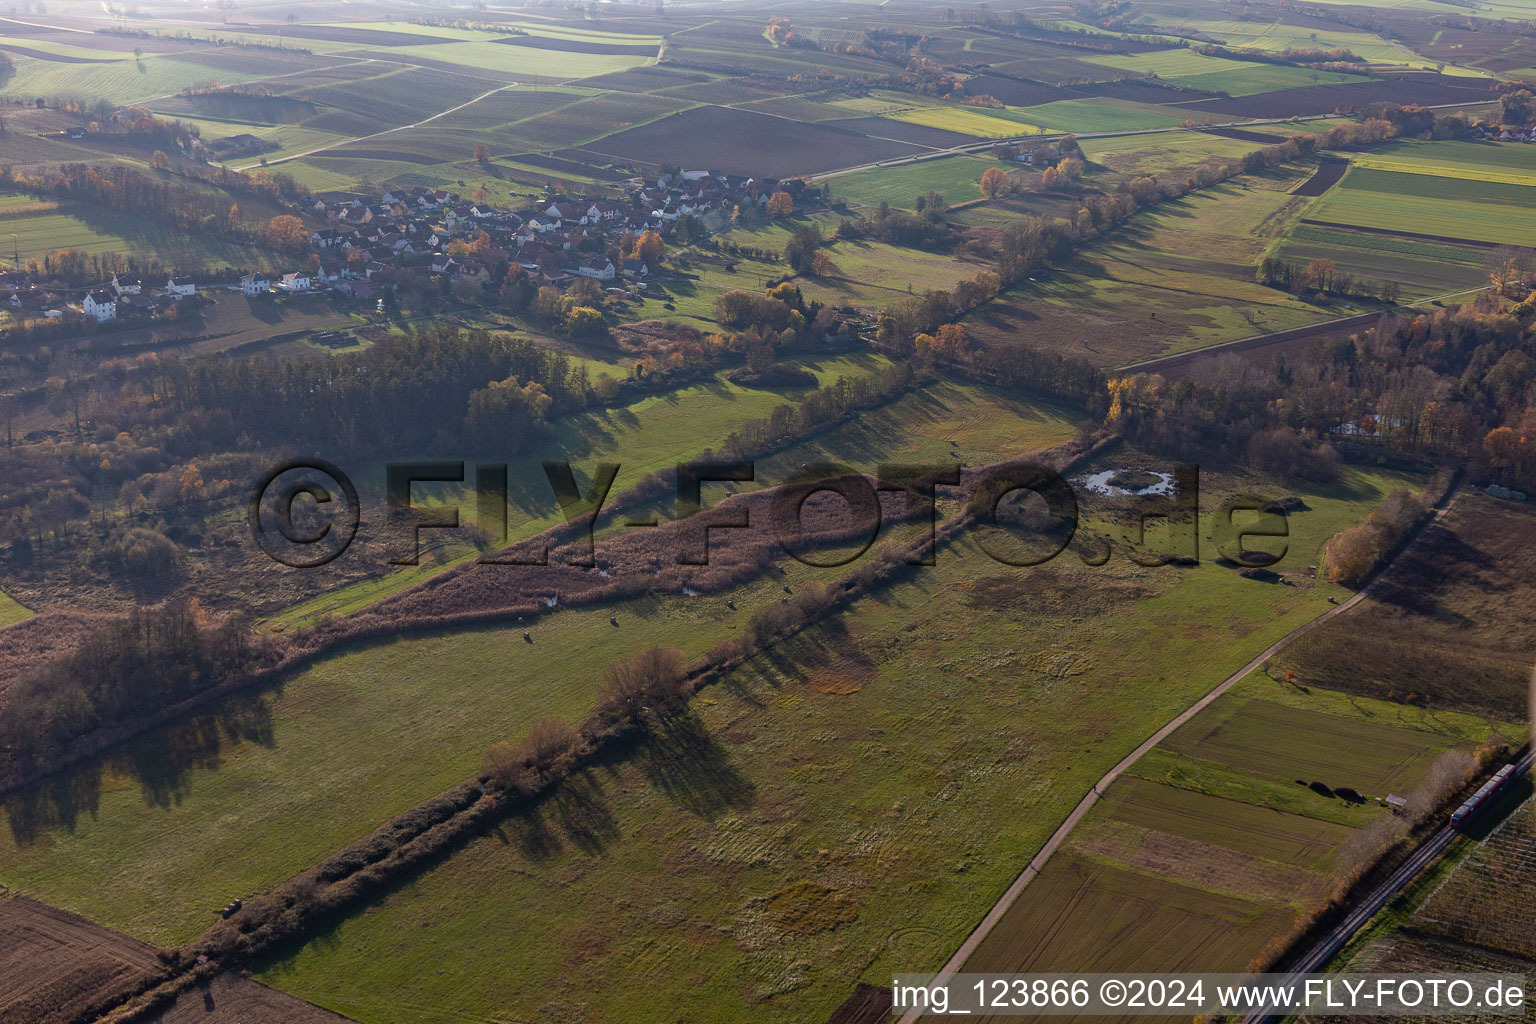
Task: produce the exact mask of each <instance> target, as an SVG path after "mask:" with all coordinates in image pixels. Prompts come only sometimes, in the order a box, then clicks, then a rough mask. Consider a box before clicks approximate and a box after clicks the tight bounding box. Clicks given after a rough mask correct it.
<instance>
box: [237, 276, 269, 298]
mask: <svg viewBox="0 0 1536 1024" xmlns="http://www.w3.org/2000/svg"><path fill="white" fill-rule="evenodd" d="M240 290H241V291H242V292H244V293H245V294H247V295H265V294H267V292H269V291H271V290H272V282H271V281H268V280H267V275H265V274H246V275H245V276H244V277H242V278H241V279H240Z"/></svg>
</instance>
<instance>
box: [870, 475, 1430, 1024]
mask: <svg viewBox="0 0 1536 1024" xmlns="http://www.w3.org/2000/svg"><path fill="white" fill-rule="evenodd" d="M1460 494H1461V488H1460V487H1457V489H1456V490H1455V491H1453V492H1452V493H1451V494H1450V495H1449V496H1448V497H1447V498H1446V500H1445V501H1443V502H1442V504H1441V506H1440V508H1438V509H1437V510H1436V511H1435V514H1434V515H1433V516H1431V517H1429V518H1428V519H1427V520H1425V522H1424V523H1423V524H1422V525H1420V527H1419V529H1418V530H1417V531H1416V532H1415V533H1414V536H1413V540H1411V541H1409V543H1407V544H1404V545H1402V547H1400V548H1399V549H1398V550H1397V553H1396V554H1395V555H1394V556H1393V557H1392V559H1391V560H1390V561H1388V562H1387V563H1386V564H1385V565H1383V566H1382V567H1381V569H1380V570H1379V571H1378V572H1377V574H1376V575H1375V576H1374V577H1372V579H1371V581H1370V583H1368V584H1367V585H1366V586H1364V587H1362V588H1361V589H1360V590H1359V591H1358V592H1357V593H1356V594H1355V595H1354V596H1353V597H1351V598H1349V599H1348V600H1346V601H1343V602H1341V603H1339V604H1338V605H1336V606H1334V607H1333V608H1330V609H1329V610H1328V611H1326V612H1324V613H1323V614H1322V615H1319V616H1318V617H1317V618H1315V619H1311V620H1310V621H1308V622H1305V623H1303V624H1302V625H1301V626H1298V627H1297V628H1296V629H1294V630H1292V631H1291V632H1289V633H1287V634H1286V635H1285V636H1283V637H1281V638H1280V639H1279V640H1276V641H1275V642H1274V643H1273V644H1271V645H1270V646H1269V647H1267V648H1266V649H1265V650H1264V651H1262V652H1261V653H1260V654H1259V655H1258V656H1257V657H1255V658H1254V659H1253V660H1252V661H1250V662H1248V664H1246V665H1244V666H1243V667H1242V668H1240V669H1238V670H1237V671H1236V672H1234V673H1233V674H1232V675H1230V676H1228V677H1227V678H1226V679H1225V680H1223V681H1222V682H1221V684H1220V685H1219V686H1217V687H1216V688H1215V689H1213V690H1211V691H1210V692H1209V693H1207V694H1206V695H1205V696H1204V697H1202V698H1200V700H1198V701H1196V702H1195V703H1194V704H1192V705H1190V706H1189V708H1187V709H1186V710H1185V711H1183V712H1182V713H1180V714H1179V715H1178V716H1177V717H1176V718H1174V719H1173V720H1172V721H1170V722H1168V723H1167V724H1166V725H1164V726H1163V727H1162V728H1161V729H1158V730H1157V731H1156V732H1154V733H1153V734H1152V735H1151V736H1149V737H1147V739H1146V740H1145V741H1144V742H1143V743H1142V744H1141V746H1139V747H1137V748H1136V749H1135V750H1133V751H1131V752H1130V753H1129V754H1127V755H1126V756H1125V758H1124V759H1123V760H1122V761H1121V762H1120V763H1119V764H1117V765H1115V766H1114V767H1113V768H1111V769H1110V770H1109V771H1108V772H1106V773H1105V774H1104V777H1103V778H1101V779H1099V781H1098V782H1096V783H1094V784H1093V788H1092V789H1090V790H1089V791H1088V793H1087V794H1086V795H1085V796H1084V797H1083V799H1082V801H1081V802H1079V803H1078V805H1077V806H1076V807H1075V808H1073V810H1072V813H1071V814H1070V815H1068V816H1067V819H1066V820H1065V821H1063V822H1062V823H1061V825H1060V827H1058V828H1057V829H1056V831H1055V832H1053V833H1052V834H1051V838H1050V839H1048V840H1047V841H1046V843H1045V845H1044V846H1042V847H1041V848H1040V852H1039V853H1037V854H1035V856H1034V858H1033V859H1031V860H1030V862H1029V864H1028V865H1027V866H1025V868H1024V870H1023V872H1021V873H1020V875H1019V877H1018V878H1017V879H1015V880H1014V882H1013V884H1012V885H1010V886H1009V887H1008V889H1007V891H1005V892H1004V893H1003V895H1002V897H1001V898H1000V899H999V900H998V901H997V903H996V904H994V905H993V907H992V909H991V910H989V911H987V915H986V916H985V917H983V918H982V919H981V923H980V924H978V925H977V926H976V929H975V931H973V932H972V933H971V935H970V936H969V937H968V938H967V939H966V940H965V942H963V943H961V945H960V948H959V949H957V950H956V951H955V954H954V956H952V957H950V958H949V961H948V962H947V963H945V964H944V967H943V968H942V969H941V970H940V971H939V973H938V974H937V975H936V976H935V978H936V980H942V979H945V978H948V977H951V976H953V975H954V974H956V973H957V972H958V971H960V969H961V968H962V967H964V965H965V961H966V960H967V959H969V957H970V955H971V954H972V953H974V952H975V951H976V948H977V947H978V946H980V945H981V942H982V940H983V939H985V938H986V937H987V935H988V933H990V932H991V931H992V929H993V928H994V927H996V925H997V923H998V922H999V921H1001V920H1002V918H1003V915H1004V914H1006V913H1007V912H1008V909H1009V908H1010V907H1012V906H1013V905H1014V903H1016V902H1017V901H1018V898H1019V896H1021V895H1022V894H1023V892H1024V889H1025V888H1026V887H1027V886H1028V885H1029V883H1030V882H1031V881H1033V880H1034V878H1035V876H1037V875H1038V874H1039V873H1040V871H1041V870H1042V869H1043V868H1044V867H1045V864H1046V861H1048V860H1050V859H1051V855H1052V854H1054V853H1055V852H1056V851H1057V849H1059V848H1060V847H1061V845H1062V844H1063V843H1064V842H1066V840H1067V837H1068V836H1070V835H1071V834H1072V832H1073V830H1074V829H1076V828H1077V826H1078V823H1079V822H1081V821H1082V820H1083V818H1085V817H1086V816H1087V815H1088V812H1089V811H1090V810H1091V809H1092V808H1093V805H1094V804H1096V803H1098V802H1099V798H1100V797H1101V796H1103V794H1104V792H1105V791H1106V789H1107V788H1108V787H1109V785H1110V784H1111V783H1112V782H1114V781H1115V780H1116V779H1117V778H1119V777H1120V776H1121V775H1122V774H1124V773H1125V772H1126V771H1127V770H1128V769H1129V768H1130V767H1131V766H1132V765H1133V764H1135V763H1136V762H1137V761H1139V760H1141V758H1142V757H1143V756H1145V755H1146V754H1147V753H1148V752H1149V751H1151V750H1152V749H1153V748H1154V747H1156V746H1157V745H1158V744H1159V743H1161V742H1162V741H1163V740H1165V739H1167V738H1168V737H1169V736H1171V735H1173V733H1174V732H1176V731H1177V730H1178V729H1179V727H1180V726H1182V725H1184V724H1185V723H1186V722H1188V721H1189V720H1190V719H1192V718H1194V717H1195V715H1197V714H1199V713H1200V712H1201V711H1203V710H1204V709H1205V708H1207V707H1209V706H1210V705H1211V704H1212V703H1214V702H1215V701H1216V699H1217V698H1218V697H1220V696H1221V695H1222V694H1224V693H1226V692H1227V691H1228V690H1230V689H1231V688H1232V687H1233V686H1235V685H1237V683H1238V682H1239V681H1241V680H1242V679H1244V678H1246V677H1247V676H1248V675H1249V674H1250V673H1252V672H1254V671H1256V670H1258V669H1259V668H1261V667H1262V666H1263V664H1264V662H1266V661H1267V660H1269V659H1270V658H1271V657H1273V656H1274V655H1275V654H1276V653H1277V652H1278V651H1280V650H1281V649H1282V648H1284V647H1285V646H1287V645H1288V644H1290V643H1291V642H1292V641H1293V640H1295V639H1296V638H1297V637H1300V636H1301V635H1302V634H1304V633H1306V632H1307V631H1309V630H1311V629H1313V628H1314V627H1316V626H1317V625H1319V624H1320V623H1322V622H1325V621H1327V620H1329V619H1331V618H1334V617H1335V616H1338V615H1342V614H1344V612H1345V611H1347V610H1348V609H1350V608H1353V607H1354V606H1355V605H1357V604H1359V603H1361V602H1362V601H1364V600H1365V599H1366V598H1367V597H1368V596H1370V595H1371V594H1372V593H1373V592H1374V591H1375V590H1376V588H1377V585H1378V583H1379V582H1380V581H1381V580H1382V579H1383V578H1384V577H1385V576H1386V574H1387V572H1388V571H1389V570H1390V569H1391V568H1392V566H1393V565H1395V564H1397V562H1398V560H1399V559H1400V558H1402V556H1403V553H1404V552H1406V551H1407V550H1408V549H1409V548H1410V547H1412V546H1413V544H1414V542H1416V541H1417V540H1418V538H1419V537H1421V536H1423V534H1424V531H1425V530H1427V529H1428V528H1429V527H1430V526H1432V525H1434V524H1436V523H1439V522H1440V521H1441V520H1442V519H1443V518H1444V517H1445V516H1446V514H1447V513H1449V512H1450V510H1451V507H1452V506H1453V505H1455V503H1456V498H1457V497H1458V496H1460ZM921 1015H922V1014H921V1013H919V1012H917V1011H913V1012H911V1013H908V1014H906V1015H905V1016H903V1017H902V1018H901V1021H900V1024H916V1022H917V1019H918V1018H919V1017H920V1016H921Z"/></svg>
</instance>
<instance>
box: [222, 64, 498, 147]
mask: <svg viewBox="0 0 1536 1024" xmlns="http://www.w3.org/2000/svg"><path fill="white" fill-rule="evenodd" d="M384 63H388V62H384ZM517 84H518V83H516V82H508V83H507V84H506V85H498V86H497V87H496V88H494V89H488V90H486V91H485V92H483V93H481V94H480V95H479V96H476V97H475V98H474V99H472V100H465V101H464V102H463V103H460V104H459V105H458V106H456V107H449V108H448V109H447V110H440V111H438V112H437V113H435V114H433V115H432V116H431V117H424V118H422V119H421V120H420V121H416V122H413V123H411V124H402V125H397V126H396V127H394V128H386V129H384V130H383V131H381V132H374V133H373V134H372V135H359V136H357V137H355V138H351V139H344V140H342V141H340V142H332V143H330V144H329V145H325V146H319V147H316V148H315V149H307V150H305V151H304V152H302V153H290V154H289V155H287V156H285V157H283V158H282V159H280V160H270V161H268V162H267V166H269V167H275V166H277V165H278V164H285V163H287V162H288V161H290V160H300V159H302V158H304V157H306V156H313V155H314V154H316V153H324V152H326V151H327V150H332V149H340V148H341V147H343V146H350V145H352V143H354V142H366V141H368V140H369V139H376V138H378V137H379V136H381V135H392V134H394V133H395V132H403V131H405V130H406V129H407V128H420V127H421V126H422V125H424V124H427V123H428V122H430V121H436V120H437V119H438V118H440V117H447V116H448V115H449V114H452V113H454V112H455V111H459V110H463V109H464V108H465V107H469V106H473V105H474V104H476V103H479V102H480V101H481V100H483V99H485V98H486V97H487V96H494V95H496V94H497V93H498V92H505V91H506V90H507V89H511V88H512V87H514V86H516V85H517ZM255 166H257V165H256V164H246V165H245V166H244V167H236V168H235V170H237V171H240V172H242V173H243V172H245V171H249V170H250V169H251V168H252V167H255Z"/></svg>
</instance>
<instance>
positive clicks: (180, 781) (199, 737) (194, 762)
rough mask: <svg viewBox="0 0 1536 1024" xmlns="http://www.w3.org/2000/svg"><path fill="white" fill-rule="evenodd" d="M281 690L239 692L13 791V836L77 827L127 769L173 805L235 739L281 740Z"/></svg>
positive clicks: (150, 794) (21, 840)
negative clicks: (276, 716)
mask: <svg viewBox="0 0 1536 1024" xmlns="http://www.w3.org/2000/svg"><path fill="white" fill-rule="evenodd" d="M280 692H281V691H280V690H277V691H274V690H267V691H264V692H261V693H251V694H237V695H235V696H232V697H230V698H228V699H226V700H224V701H222V702H221V703H220V704H219V706H218V708H217V709H216V710H215V711H213V712H212V713H210V714H203V715H196V716H194V717H192V718H189V719H186V720H184V721H180V722H176V723H174V724H172V725H169V726H165V727H163V728H161V729H157V730H154V731H152V732H149V733H146V734H145V735H143V736H140V737H138V738H137V739H135V740H133V741H131V742H129V743H128V744H126V745H125V746H123V747H121V748H119V749H116V750H114V751H113V752H112V753H111V754H109V755H106V756H103V757H97V758H92V759H90V760H88V761H85V762H82V763H81V764H78V765H74V766H72V767H70V768H66V769H64V770H62V771H58V772H55V773H53V774H52V775H49V776H48V777H47V778H45V779H43V780H42V781H40V782H38V783H36V784H34V785H32V786H29V787H27V788H25V789H22V790H18V791H16V792H14V793H9V794H7V795H6V796H5V798H4V800H3V801H0V807H3V809H4V812H5V816H6V819H7V821H8V823H9V825H10V829H11V837H12V839H13V840H14V841H15V843H16V845H17V846H19V847H26V846H30V845H32V844H33V843H36V842H37V841H38V840H39V839H41V838H42V837H43V836H44V834H45V833H48V832H51V831H54V830H56V829H62V830H64V831H66V832H73V831H74V830H75V828H76V826H77V825H78V824H79V820H80V817H81V816H82V815H88V816H90V817H93V818H94V817H95V816H96V814H97V813H98V810H99V808H100V797H101V790H102V785H103V781H104V780H105V779H106V778H107V777H126V778H128V779H130V780H132V781H134V782H137V783H138V785H139V791H140V794H141V796H142V798H143V801H144V804H145V806H148V807H160V808H168V807H171V806H173V805H176V804H180V803H181V801H182V800H183V799H185V798H186V796H187V795H188V794H189V793H190V792H191V789H192V784H193V772H194V771H195V770H196V769H205V770H208V769H216V768H218V767H219V766H220V765H221V764H222V763H223V762H224V760H225V758H226V757H227V756H228V753H229V750H230V748H231V747H232V746H238V745H240V744H242V743H255V744H259V745H261V746H264V747H272V746H275V745H276V736H275V732H274V728H273V722H272V700H273V699H275V697H276V695H277V694H279V693H280Z"/></svg>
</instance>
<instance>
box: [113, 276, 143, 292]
mask: <svg viewBox="0 0 1536 1024" xmlns="http://www.w3.org/2000/svg"><path fill="white" fill-rule="evenodd" d="M112 290H113V291H114V292H116V293H117V294H119V295H137V294H139V292H141V291H143V290H144V285H143V282H141V281H140V280H139V279H138V278H137V277H135V276H134V275H132V274H113V275H112Z"/></svg>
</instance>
